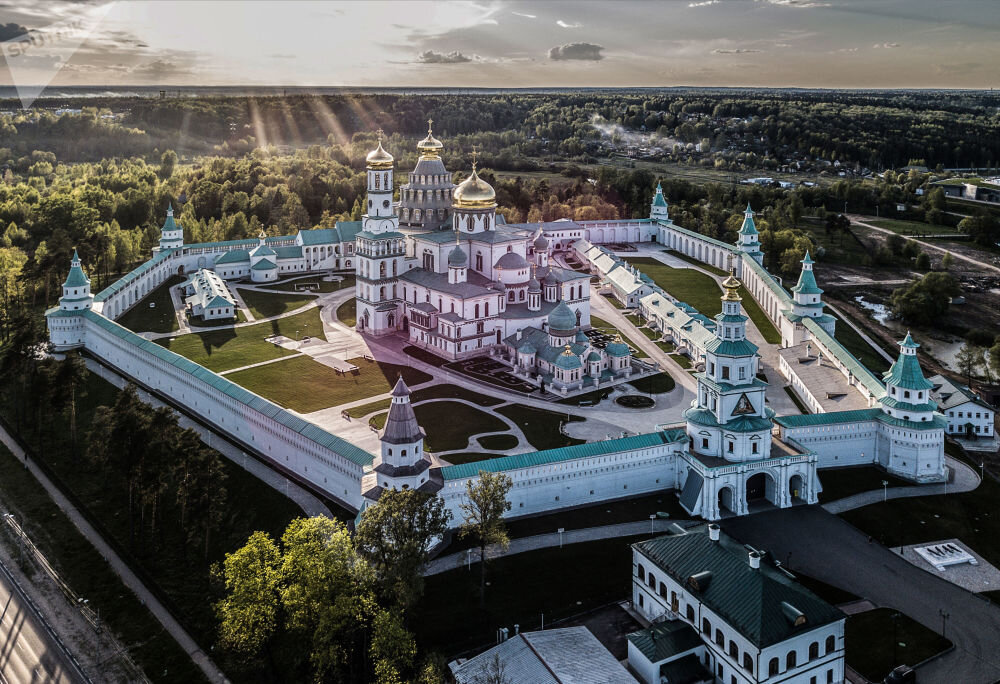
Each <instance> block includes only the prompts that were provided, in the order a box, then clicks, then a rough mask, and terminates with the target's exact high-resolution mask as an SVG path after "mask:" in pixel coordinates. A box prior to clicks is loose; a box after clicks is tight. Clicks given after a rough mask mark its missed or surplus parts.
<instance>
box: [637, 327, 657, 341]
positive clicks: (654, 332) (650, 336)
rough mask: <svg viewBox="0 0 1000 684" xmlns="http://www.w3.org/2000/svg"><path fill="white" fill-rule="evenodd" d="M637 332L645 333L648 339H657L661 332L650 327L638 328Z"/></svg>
mask: <svg viewBox="0 0 1000 684" xmlns="http://www.w3.org/2000/svg"><path fill="white" fill-rule="evenodd" d="M639 332H641V333H642V334H643V335H645V336H646V337H647V338H648V339H650V340H658V339H660V336H661V335H662V334H663V333H661V332H660V331H659V330H653V329H652V328H639Z"/></svg>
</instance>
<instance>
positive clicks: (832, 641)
mask: <svg viewBox="0 0 1000 684" xmlns="http://www.w3.org/2000/svg"><path fill="white" fill-rule="evenodd" d="M835 648H837V637H835V636H833V635H832V634H831V635H830V636H828V637H827V638H826V652H827V654H830V653H833V650H834V649H835Z"/></svg>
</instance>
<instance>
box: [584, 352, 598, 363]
mask: <svg viewBox="0 0 1000 684" xmlns="http://www.w3.org/2000/svg"><path fill="white" fill-rule="evenodd" d="M600 360H601V355H600V354H598V353H597V352H595V351H592V352H590V355H589V356H588V357H587V361H588V362H591V363H593V362H594V361H600Z"/></svg>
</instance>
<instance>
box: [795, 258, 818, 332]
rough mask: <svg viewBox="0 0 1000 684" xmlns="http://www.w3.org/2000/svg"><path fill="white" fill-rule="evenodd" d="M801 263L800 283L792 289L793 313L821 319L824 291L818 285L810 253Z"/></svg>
mask: <svg viewBox="0 0 1000 684" xmlns="http://www.w3.org/2000/svg"><path fill="white" fill-rule="evenodd" d="M801 263H802V272H801V273H799V282H798V283H797V284H796V285H795V287H793V288H792V313H793V314H795V315H796V316H802V317H806V316H808V317H809V318H820V317H821V316H822V315H823V298H822V295H823V290H822V289H820V287H819V285H817V284H816V274H815V273H813V260H812V258H811V257H810V256H809V252H808V251H807V252H806V255H805V258H803V259H802V261H801Z"/></svg>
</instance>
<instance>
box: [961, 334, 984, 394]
mask: <svg viewBox="0 0 1000 684" xmlns="http://www.w3.org/2000/svg"><path fill="white" fill-rule="evenodd" d="M985 354H986V350H985V349H983V348H982V347H980V346H978V345H975V344H971V343H969V342H966V343H965V344H963V345H962V348H961V349H959V350H958V353H957V354H955V365H957V366H958V371H959V372H960V373H961V374H962V375H964V376H965V382H966V384H968V385H969V386H970V387H971V386H972V378H973V376H974V375H976V374H977V371H978V370H979V368H980V367H981V366H982V365H983V363H984V361H985V360H986V359H985Z"/></svg>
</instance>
